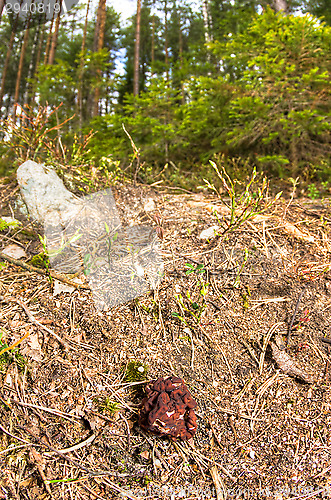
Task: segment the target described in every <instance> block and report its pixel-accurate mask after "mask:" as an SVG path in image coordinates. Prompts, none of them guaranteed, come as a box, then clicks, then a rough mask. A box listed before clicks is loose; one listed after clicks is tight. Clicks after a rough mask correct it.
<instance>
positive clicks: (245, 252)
mask: <svg viewBox="0 0 331 500" xmlns="http://www.w3.org/2000/svg"><path fill="white" fill-rule="evenodd" d="M247 261H248V249H247V248H245V250H244V259H243V261H242V264H241V266H240V268H239V269H238V272H237V276H236V279H235V280H234V283H233V287H234V288H238V287H239V285H240V275H241V273H242V272H243V270H244V267H245V266H246V263H247Z"/></svg>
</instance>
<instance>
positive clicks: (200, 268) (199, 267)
mask: <svg viewBox="0 0 331 500" xmlns="http://www.w3.org/2000/svg"><path fill="white" fill-rule="evenodd" d="M185 266H186V267H188V269H187V270H186V271H185V274H186V276H188V275H189V274H192V273H197V274H203V273H204V272H206V270H205V268H204V267H203V264H198V265H197V266H196V267H194V266H193V264H188V263H187V264H185Z"/></svg>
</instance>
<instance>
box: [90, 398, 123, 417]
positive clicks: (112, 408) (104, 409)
mask: <svg viewBox="0 0 331 500" xmlns="http://www.w3.org/2000/svg"><path fill="white" fill-rule="evenodd" d="M95 402H96V403H97V406H98V411H99V412H100V413H108V414H110V416H113V415H114V414H115V413H116V412H118V411H119V409H120V407H119V404H118V403H116V401H111V399H110V398H109V397H108V396H106V397H105V398H99V399H98V398H97V399H96V400H95Z"/></svg>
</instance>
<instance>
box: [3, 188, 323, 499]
mask: <svg viewBox="0 0 331 500" xmlns="http://www.w3.org/2000/svg"><path fill="white" fill-rule="evenodd" d="M113 192H114V195H115V197H116V201H117V206H118V208H119V210H120V213H121V217H122V218H123V222H124V223H128V222H129V221H132V220H133V221H134V223H135V224H139V223H146V222H149V223H151V225H153V224H154V225H155V223H154V222H153V215H154V214H155V213H156V211H158V212H159V213H160V214H161V216H162V218H163V221H164V222H163V228H164V240H163V243H162V247H163V259H164V263H165V275H164V278H163V280H162V283H161V285H160V287H159V289H158V290H157V291H154V292H151V293H150V294H149V295H146V296H143V297H140V298H139V299H138V300H135V301H132V302H130V303H126V304H124V305H121V306H118V307H115V308H113V309H111V310H110V311H108V312H100V311H98V310H97V309H96V307H95V305H94V303H93V300H92V298H91V293H90V291H89V290H75V291H73V292H71V293H69V292H64V293H61V294H59V295H54V293H53V286H54V283H50V281H49V279H48V278H47V276H42V275H38V274H36V273H30V272H28V271H26V270H24V269H22V268H21V267H19V266H15V265H12V264H10V263H6V264H5V265H3V267H2V268H1V271H0V296H1V298H2V301H1V302H0V327H1V330H2V332H3V333H2V342H3V343H4V342H5V343H6V344H7V345H11V344H13V343H14V342H15V341H17V340H19V339H20V338H22V337H23V335H25V334H27V333H28V332H30V334H29V335H28V336H27V338H26V339H25V340H24V341H22V342H21V343H20V344H19V351H16V354H15V355H14V357H13V355H11V354H10V353H9V354H8V352H7V353H6V354H5V353H4V354H2V355H1V356H0V398H1V400H0V425H1V427H0V478H1V480H2V483H1V489H0V498H19V499H31V500H32V499H42V498H45V499H46V498H54V499H65V500H67V499H96V498H104V499H108V498H157V499H161V498H162V499H163V498H164V499H170V498H171V499H177V498H187V499H192V500H193V499H201V498H216V491H215V487H216V488H218V491H217V499H223V498H224V499H225V498H250V499H255V498H256V499H267V498H270V499H271V498H273V499H274V498H277V499H285V498H298V499H299V498H300V499H301V498H302V499H303V498H325V497H326V498H328V496H327V491H331V466H330V463H331V461H330V454H331V437H330V424H331V413H330V407H331V390H330V380H331V373H330V368H329V366H330V361H331V345H330V344H328V343H326V342H325V341H324V342H323V341H322V340H321V337H327V338H329V339H330V338H331V332H330V326H329V325H330V314H331V281H330V280H331V273H330V271H329V268H328V265H329V262H330V250H331V247H330V242H329V234H330V223H331V215H330V213H331V210H330V208H329V203H328V202H327V201H323V202H322V201H315V202H311V201H304V200H294V201H293V202H292V204H291V205H290V206H287V203H286V202H284V201H279V202H277V205H276V206H274V207H273V209H272V211H271V212H270V214H269V216H268V217H266V218H263V219H262V218H258V219H255V220H252V221H251V222H249V223H245V224H244V225H242V226H241V227H239V229H236V230H234V231H232V232H229V233H226V234H225V235H224V236H218V237H216V238H212V239H211V241H203V240H200V239H199V235H200V233H201V231H202V230H203V229H206V228H208V227H210V226H213V225H215V224H218V221H217V219H216V217H215V215H213V213H212V210H211V208H210V205H211V204H213V203H214V204H215V200H212V199H207V198H203V197H202V196H197V195H189V194H180V195H174V194H171V192H168V193H167V192H160V191H159V192H157V193H156V192H154V191H153V190H152V189H151V188H145V187H143V186H138V187H137V188H134V187H132V186H130V185H124V186H120V185H117V186H115V187H113ZM16 195H17V189H16V185H15V182H12V183H11V184H5V183H4V184H3V185H2V186H1V191H0V196H1V199H2V208H1V212H0V216H3V215H6V216H11V215H13V213H12V212H14V215H15V216H16V217H18V218H20V219H21V220H22V221H23V228H21V229H19V230H16V231H14V232H13V231H9V230H4V231H2V232H1V233H0V238H1V239H0V245H1V247H0V251H1V250H2V249H3V248H4V247H6V246H7V245H8V244H13V243H16V244H19V245H20V246H21V247H22V248H24V250H25V252H26V253H27V255H28V257H32V256H33V255H35V254H37V253H38V252H40V250H41V249H40V244H39V239H38V237H37V233H38V232H39V233H40V232H41V231H42V228H40V227H34V226H33V224H31V223H30V222H29V221H28V220H27V219H24V217H22V216H20V215H19V214H18V212H17V211H16V209H15V196H16ZM151 199H153V200H154V204H155V205H153V203H152V201H151ZM147 202H149V205H146V203H147ZM144 205H145V207H146V208H147V207H148V210H150V211H147V212H146V211H145V210H144ZM284 215H285V217H284ZM294 225H295V226H294ZM294 228H296V229H297V230H299V232H301V233H302V235H303V236H302V237H300V233H299V232H295V229H294ZM309 238H310V239H309ZM309 241H310V242H309ZM245 249H247V250H248V253H247V252H245ZM245 256H246V257H245ZM245 261H246V262H245ZM199 264H203V267H201V266H200V267H198V269H197V270H196V271H194V269H196V268H197V266H199ZM188 265H191V268H189V266H188ZM189 269H191V270H192V271H193V272H191V273H190V274H187V271H188V270H189ZM302 291H303V294H302V295H301V298H300V301H299V302H298V299H299V296H300V294H301V292H302ZM180 295H181V296H182V302H181V299H180ZM176 297H177V298H176ZM22 303H23V304H24V305H25V309H24V308H23V307H22ZM296 306H297V312H296V315H295V318H294V321H293V326H292V328H291V337H290V342H289V345H288V346H287V347H286V352H287V353H288V354H289V356H290V357H291V358H292V361H293V362H294V363H295V364H296V366H297V367H298V370H299V373H300V370H301V371H302V373H305V374H306V376H307V378H308V379H309V380H311V382H312V383H303V382H300V381H299V380H297V379H295V378H293V377H292V376H290V375H288V374H287V373H285V371H286V367H284V366H282V365H281V363H280V364H278V365H277V364H276V360H275V355H274V351H273V350H272V349H271V347H272V345H274V343H275V336H276V337H277V335H278V339H279V338H280V339H281V340H283V342H284V343H286V336H287V333H288V328H289V325H290V323H291V320H292V318H293V314H294V311H295V308H296ZM27 311H29V312H30V313H32V314H33V315H34V317H35V318H36V319H37V320H38V321H39V323H40V324H41V325H40V324H35V323H33V321H31V319H32V318H31V316H30V318H29V317H28V315H27ZM174 313H175V315H174ZM176 313H177V317H176ZM178 316H180V317H182V318H183V319H180V317H178ZM195 318H198V319H199V318H200V321H198V320H197V319H195ZM43 327H46V328H43ZM47 329H48V330H47ZM271 329H272V330H271ZM50 332H52V333H50ZM268 332H270V335H269V336H268ZM54 333H55V334H56V335H57V336H58V337H60V339H61V340H62V342H59V341H58V340H57V339H56V335H53V334H54ZM0 350H1V347H0ZM10 352H12V351H10ZM130 361H135V362H137V363H138V364H137V366H139V363H141V364H142V365H146V366H147V367H148V372H147V376H146V377H145V379H146V380H150V379H155V378H157V377H159V376H164V377H166V376H170V375H175V376H178V377H181V378H183V379H184V380H185V382H186V384H187V386H188V388H189V390H190V392H191V394H192V396H193V397H194V399H195V400H196V401H197V403H198V410H197V415H198V431H197V434H196V436H195V437H194V439H193V441H192V442H185V443H184V442H180V441H178V442H171V441H168V440H167V439H166V438H159V437H155V436H153V435H151V434H146V433H145V432H143V431H142V430H140V429H139V427H138V424H137V420H138V419H137V410H138V406H139V404H140V401H141V399H142V397H143V396H144V391H143V387H144V383H142V384H140V385H139V384H136V383H134V382H132V381H129V382H128V381H126V380H125V369H126V367H127V365H128V363H129V362H130ZM130 366H131V367H132V365H130ZM131 378H134V374H132V373H131ZM80 443H81V444H82V445H81V446H80ZM70 447H73V450H72V451H67V450H65V449H66V448H70ZM54 450H57V452H56V451H54ZM61 450H62V453H63V450H65V453H64V455H61V454H60V453H59V452H61ZM53 480H54V481H55V482H53V483H49V482H48V481H53ZM328 488H329V489H328ZM227 495H228V496H227ZM236 495H237V496H236ZM323 495H324V497H323Z"/></svg>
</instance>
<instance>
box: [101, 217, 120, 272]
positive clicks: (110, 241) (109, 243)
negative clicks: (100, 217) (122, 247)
mask: <svg viewBox="0 0 331 500" xmlns="http://www.w3.org/2000/svg"><path fill="white" fill-rule="evenodd" d="M104 224H105V229H106V233H107V235H108V238H107V248H108V252H107V253H108V264H109V265H110V264H111V251H112V248H113V246H114V243H115V241H116V240H117V238H118V231H117V232H116V233H115V234H113V235H111V234H110V229H109V226H108V224H107V222H105V223H104Z"/></svg>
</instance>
